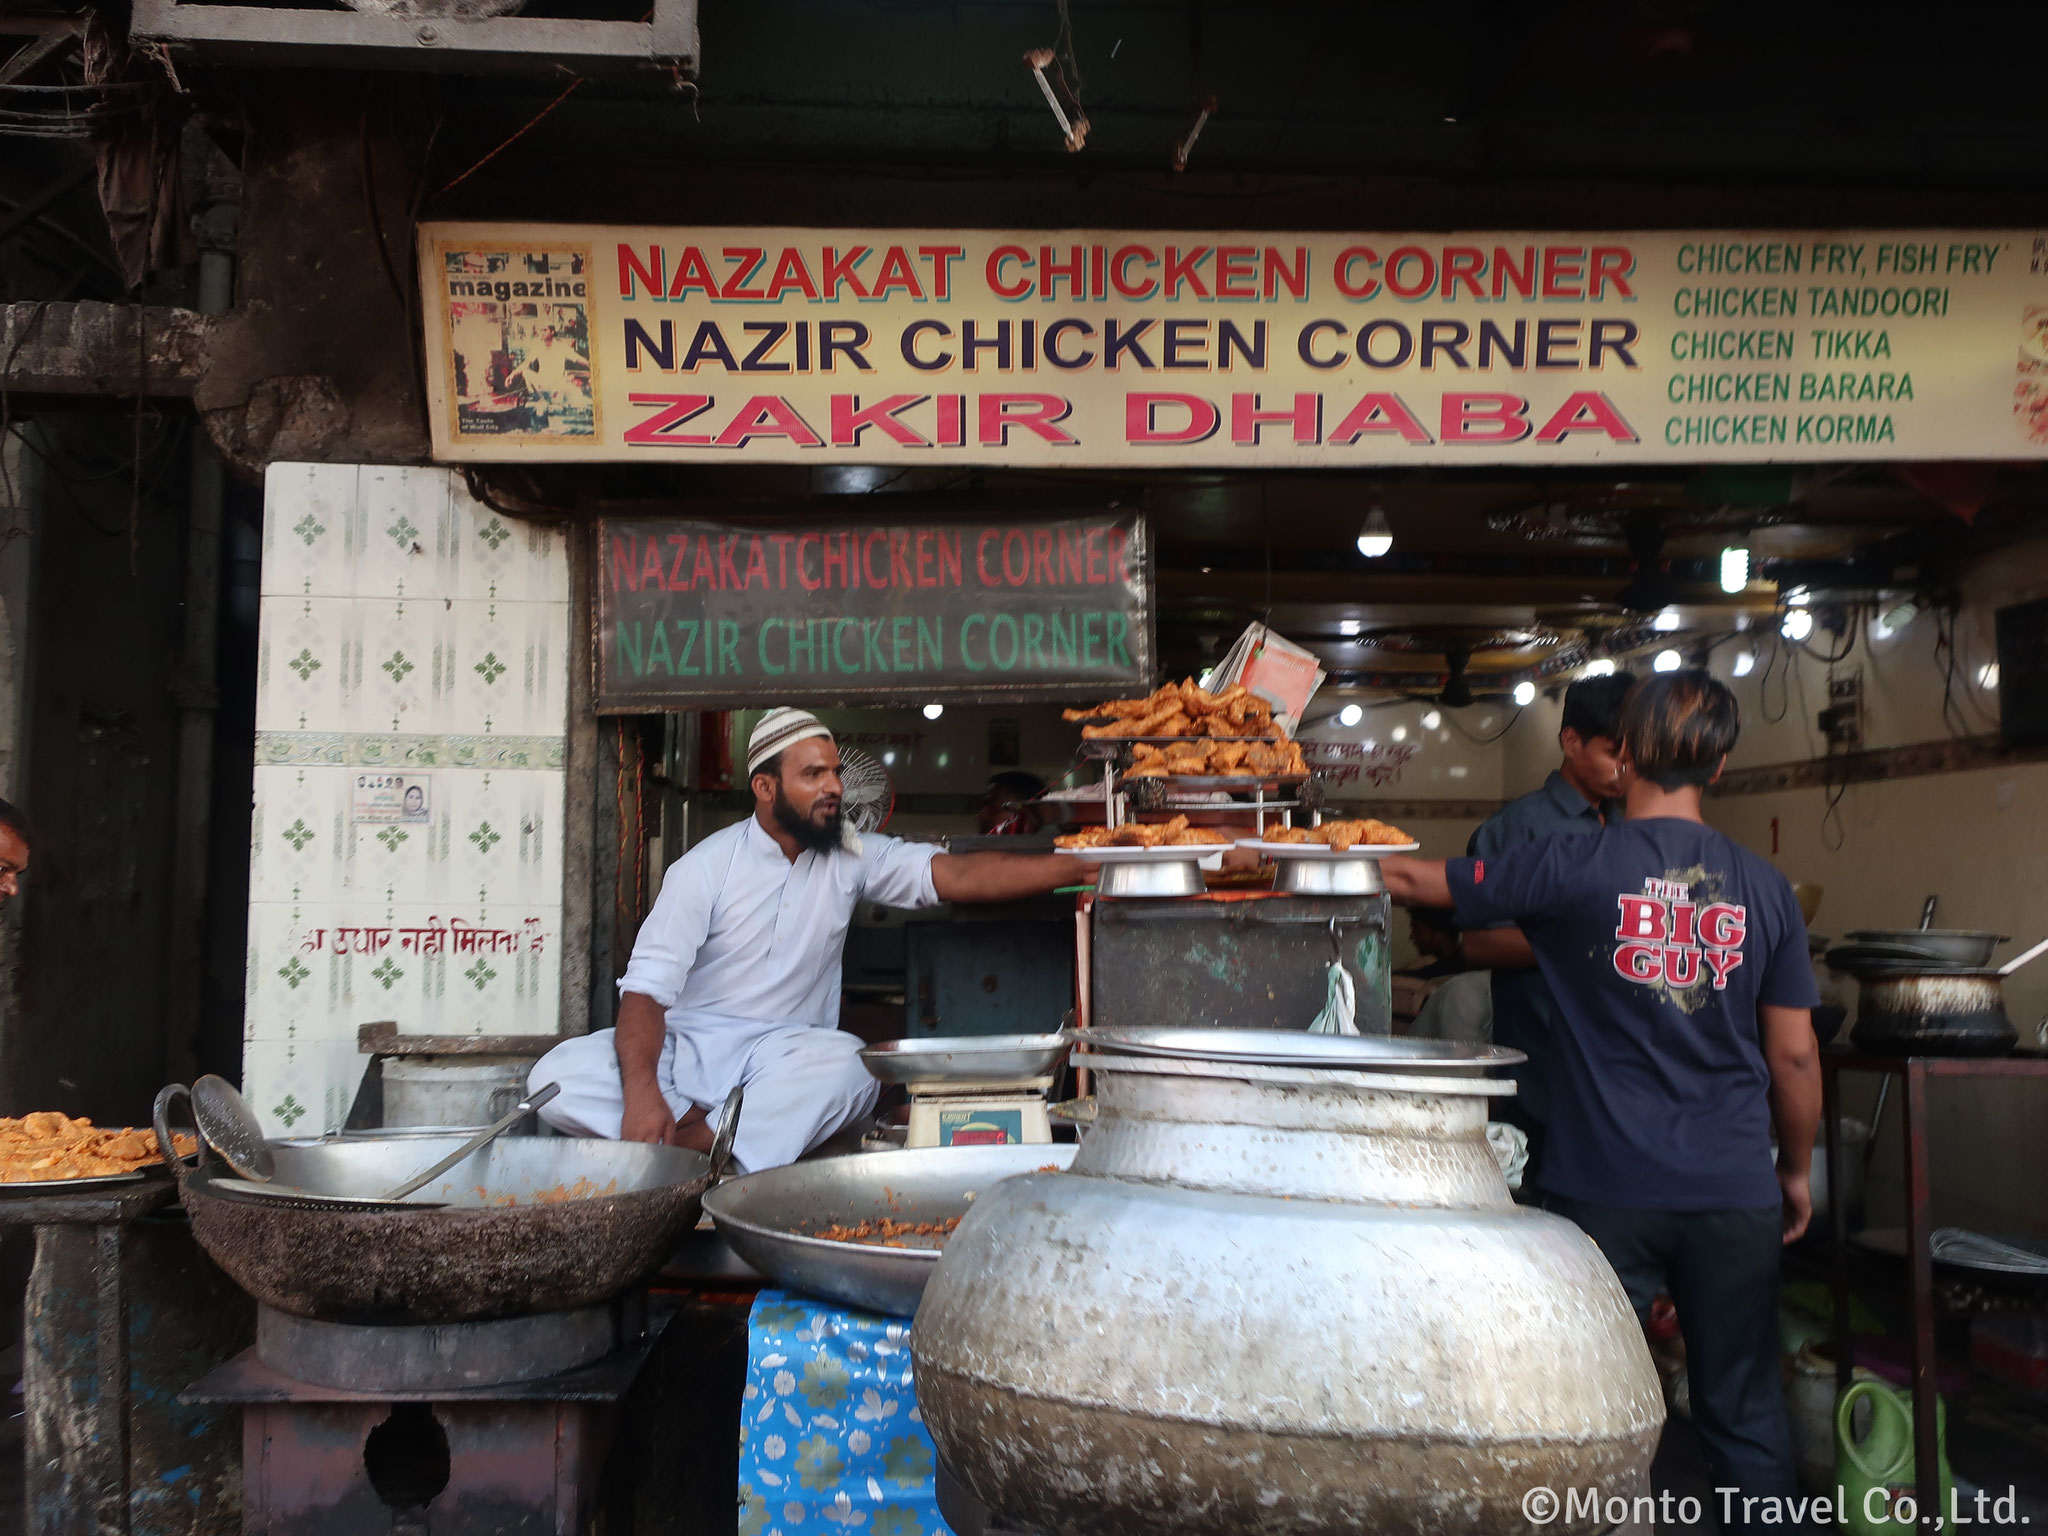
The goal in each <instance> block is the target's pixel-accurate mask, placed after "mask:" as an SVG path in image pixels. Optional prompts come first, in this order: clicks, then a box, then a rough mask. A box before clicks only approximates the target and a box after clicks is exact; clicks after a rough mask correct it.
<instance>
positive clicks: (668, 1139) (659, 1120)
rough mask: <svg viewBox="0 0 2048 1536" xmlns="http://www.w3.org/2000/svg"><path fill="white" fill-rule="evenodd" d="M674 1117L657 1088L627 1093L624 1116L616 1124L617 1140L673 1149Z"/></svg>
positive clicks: (650, 1087) (630, 1090)
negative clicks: (642, 1142)
mask: <svg viewBox="0 0 2048 1536" xmlns="http://www.w3.org/2000/svg"><path fill="white" fill-rule="evenodd" d="M675 1139H676V1117H675V1114H674V1112H673V1111H672V1110H670V1108H669V1107H668V1100H667V1099H664V1098H663V1097H662V1096H661V1090H660V1089H659V1088H656V1087H653V1086H651V1085H650V1086H648V1087H645V1088H639V1089H633V1088H629V1089H627V1090H626V1113H625V1117H624V1118H623V1119H622V1120H621V1121H620V1122H619V1140H621V1141H645V1142H651V1143H652V1144H653V1145H655V1146H657V1147H668V1146H674V1145H675Z"/></svg>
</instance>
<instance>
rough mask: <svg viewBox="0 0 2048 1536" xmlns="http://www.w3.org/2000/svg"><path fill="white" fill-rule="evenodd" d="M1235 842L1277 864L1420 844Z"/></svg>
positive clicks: (1372, 855)
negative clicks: (1340, 845)
mask: <svg viewBox="0 0 2048 1536" xmlns="http://www.w3.org/2000/svg"><path fill="white" fill-rule="evenodd" d="M1237 846H1238V847H1240V848H1249V849H1251V850H1252V851H1253V852H1255V853H1259V854H1263V855H1264V856H1265V857H1266V858H1269V859H1271V860H1272V861H1273V862H1274V863H1276V864H1280V863H1285V862H1286V861H1287V860H1289V859H1312V860H1315V861H1316V862H1318V863H1320V862H1322V861H1323V860H1326V859H1384V858H1386V857H1387V856H1388V855H1389V854H1395V853H1413V852H1415V851H1416V849H1418V848H1420V847H1421V846H1422V844H1420V843H1353V844H1352V845H1351V846H1350V847H1349V848H1332V847H1330V846H1328V845H1327V844H1325V843H1268V842H1262V841H1260V840H1259V839H1258V838H1256V837H1241V838H1239V839H1238V840H1237Z"/></svg>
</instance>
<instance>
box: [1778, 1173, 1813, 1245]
mask: <svg viewBox="0 0 2048 1536" xmlns="http://www.w3.org/2000/svg"><path fill="white" fill-rule="evenodd" d="M1778 1192H1779V1195H1780V1197H1781V1198H1782V1200H1783V1202H1784V1220H1785V1236H1784V1241H1786V1242H1788V1243H1796V1242H1798V1241H1799V1239H1800V1238H1802V1237H1804V1236H1805V1235H1806V1228H1807V1224H1808V1223H1810V1222H1811V1221H1812V1220H1813V1184H1812V1178H1811V1175H1810V1174H1806V1173H1790V1172H1788V1171H1786V1170H1785V1169H1783V1168H1780V1169H1779V1170H1778Z"/></svg>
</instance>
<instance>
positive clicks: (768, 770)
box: [747, 748, 788, 784]
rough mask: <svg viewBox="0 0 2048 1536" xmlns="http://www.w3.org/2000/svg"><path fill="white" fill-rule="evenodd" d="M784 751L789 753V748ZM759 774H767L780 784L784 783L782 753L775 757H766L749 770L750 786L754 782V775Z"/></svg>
mask: <svg viewBox="0 0 2048 1536" xmlns="http://www.w3.org/2000/svg"><path fill="white" fill-rule="evenodd" d="M783 750H784V751H787V750H788V748H784V749H783ZM757 773H765V774H767V775H768V777H769V778H771V779H773V780H775V782H776V783H778V784H780V783H781V782H782V753H781V752H778V753H776V754H775V755H774V756H773V757H764V758H762V759H761V761H760V762H759V763H757V764H755V765H754V766H753V767H752V768H749V769H748V770H747V782H748V783H749V784H751V783H753V782H754V775H755V774H757Z"/></svg>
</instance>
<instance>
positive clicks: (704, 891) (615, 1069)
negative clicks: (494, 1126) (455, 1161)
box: [528, 816, 939, 1169]
mask: <svg viewBox="0 0 2048 1536" xmlns="http://www.w3.org/2000/svg"><path fill="white" fill-rule="evenodd" d="M937 851H938V850H937V849H935V848H930V847H921V846H918V845H916V844H912V843H905V842H903V841H901V840H900V839H898V838H893V837H882V836H880V835H878V834H876V833H867V834H865V835H863V836H862V837H861V839H860V851H859V852H858V853H850V852H848V851H846V850H845V849H834V850H832V851H831V852H829V853H822V854H819V853H803V854H800V855H798V857H797V859H796V862H794V863H791V862H790V861H789V859H788V858H787V857H785V856H784V854H783V852H782V850H781V848H779V847H778V846H776V843H775V840H774V839H773V838H771V837H770V836H769V835H768V834H767V833H766V832H764V831H763V830H762V829H761V826H760V824H759V823H758V822H756V821H755V820H754V818H753V817H751V816H749V817H748V818H747V819H746V820H745V821H743V822H741V823H739V824H738V825H737V826H732V827H727V828H725V829H724V830H723V831H719V832H715V833H713V834H712V835H711V836H710V837H707V838H705V839H704V841H703V842H701V843H699V844H698V845H697V846H696V847H695V848H692V849H691V850H690V851H689V852H688V853H686V854H684V855H683V856H682V858H680V859H678V860H677V861H676V862H675V864H674V865H672V866H671V867H670V869H669V871H668V873H667V875H666V876H665V877H664V878H663V880H662V886H661V895H660V897H659V898H657V900H656V901H655V903H654V910H653V911H652V912H650V913H648V915H647V921H646V922H644V923H643V924H641V927H640V935H639V938H638V939H637V940H636V941H635V942H634V945H633V958H632V961H631V963H630V964H628V965H627V967H626V974H625V976H624V977H623V978H621V980H620V982H619V990H620V992H621V993H625V992H638V993H640V994H641V995H643V996H645V997H650V998H652V999H653V1000H654V1001H655V1002H657V1003H659V1004H660V1005H661V1007H662V1009H663V1010H664V1012H665V1013H666V1015H667V1019H668V1038H667V1039H666V1040H665V1041H664V1042H663V1045H662V1052H661V1062H660V1065H659V1067H658V1068H657V1069H656V1077H657V1080H658V1081H659V1082H660V1084H661V1089H662V1093H663V1095H664V1097H666V1098H667V1100H668V1103H669V1107H670V1109H672V1110H673V1111H674V1112H675V1113H676V1114H677V1115H678V1116H680V1115H682V1114H683V1113H685V1112H686V1111H687V1110H688V1109H689V1108H690V1106H691V1105H693V1104H695V1105H701V1106H703V1107H705V1108H707V1109H710V1110H712V1111H714V1112H715V1111H716V1109H717V1106H719V1105H720V1104H722V1103H723V1102H724V1101H725V1096H726V1095H727V1094H728V1093H730V1092H731V1091H732V1089H733V1088H734V1087H736V1086H744V1087H745V1089H746V1099H745V1107H744V1108H743V1109H742V1111H741V1113H740V1127H739V1134H738V1136H737V1137H736V1138H735V1139H734V1142H733V1160H734V1162H736V1163H737V1164H738V1165H739V1166H740V1168H742V1169H754V1168H773V1167H777V1166H779V1165H781V1164H783V1163H789V1162H794V1161H795V1160H796V1159H797V1158H798V1157H800V1156H802V1155H803V1154H804V1153H805V1152H807V1151H808V1150H810V1148H812V1147H814V1146H816V1145H817V1144H818V1143H819V1142H821V1141H823V1140H824V1139H825V1138H826V1137H828V1136H830V1135H832V1134H833V1132H835V1131H837V1130H839V1129H840V1128H841V1127H843V1126H845V1125H848V1124H850V1123H851V1122H852V1121H854V1120H856V1119H858V1118H859V1117H860V1116H862V1115H864V1114H867V1113H868V1112H870V1111H871V1110H872V1109H873V1108H874V1104H875V1099H876V1097H877V1095H878V1093H879V1089H878V1087H877V1085H876V1083H875V1081H874V1079H873V1078H872V1077H871V1076H869V1074H868V1070H867V1068H866V1067H864V1066H863V1065H861V1061H860V1057H859V1055H858V1054H857V1053H858V1051H859V1049H860V1042H859V1041H858V1040H857V1039H855V1038H854V1037H853V1036H852V1035H848V1034H844V1033H842V1032H841V1031H840V1030H839V1029H838V1027H837V1026H838V1023H839V965H840V955H841V952H842V951H843V950H844V948H845V946H846V930H847V928H848V927H849V925H850V924H851V923H852V921H853V913H854V909H855V907H856V906H857V905H858V904H859V903H861V902H863V901H872V902H879V903H881V904H882V905H883V906H890V907H930V906H936V905H937V904H938V900H939V896H938V892H937V891H936V890H935V889H934V888H933V886H932V873H931V864H932V856H933V855H934V854H935V853H936V852H937ZM548 1083H560V1084H561V1087H562V1091H561V1094H560V1096H559V1097H557V1098H556V1099H555V1100H554V1102H553V1103H551V1104H548V1105H547V1106H545V1107H544V1108H543V1109H542V1110H541V1112H540V1113H541V1115H542V1117H543V1118H545V1119H546V1120H547V1122H548V1123H549V1124H550V1125H552V1126H554V1127H555V1128H556V1129H558V1130H561V1131H565V1132H567V1133H568V1134H570V1135H573V1136H602V1137H607V1138H610V1139H613V1140H616V1139H617V1137H618V1134H619V1127H620V1123H621V1121H622V1120H623V1118H624V1115H625V1101H624V1096H623V1093H622V1091H621V1089H620V1086H619V1063H618V1056H617V1053H616V1050H615V1048H614V1045H613V1031H611V1030H608V1029H607V1030H600V1031H598V1032H596V1033H594V1034H590V1035H584V1036H580V1037H578V1038H576V1039H573V1040H567V1041H564V1042H563V1043H562V1044H561V1045H558V1046H556V1047H555V1048H554V1050H552V1051H550V1052H549V1053H548V1054H547V1055H546V1056H544V1057H542V1058H541V1059H540V1061H538V1062H537V1063H535V1065H534V1069H533V1072H532V1074H531V1076H530V1077H529V1078H528V1086H529V1088H532V1089H539V1088H541V1087H543V1086H545V1085H546V1084H548Z"/></svg>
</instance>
